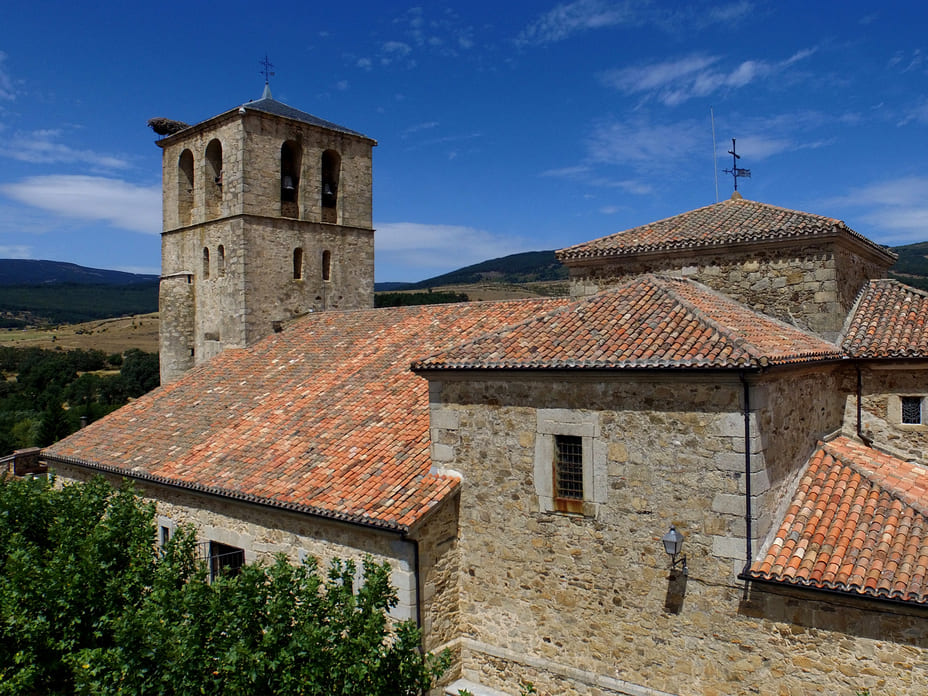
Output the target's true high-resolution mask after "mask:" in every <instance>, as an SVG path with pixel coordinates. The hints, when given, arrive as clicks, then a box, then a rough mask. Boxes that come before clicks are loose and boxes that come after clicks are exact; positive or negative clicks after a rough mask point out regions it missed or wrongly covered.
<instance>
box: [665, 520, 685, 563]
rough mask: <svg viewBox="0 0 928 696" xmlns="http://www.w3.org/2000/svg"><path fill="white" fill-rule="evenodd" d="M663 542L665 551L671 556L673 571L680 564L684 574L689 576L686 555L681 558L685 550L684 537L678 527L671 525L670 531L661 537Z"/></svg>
mask: <svg viewBox="0 0 928 696" xmlns="http://www.w3.org/2000/svg"><path fill="white" fill-rule="evenodd" d="M661 542H663V544H664V551H665V552H666V553H667V555H668V556H670V568H671V570H673V569H676V567H677V563H680V564H682V566H683V574H684V575H687V574H688V573H689V569H688V568H687V567H686V554H683V555H682V556H680V551H682V550H683V535H682V534H680V532H678V531H677V528H676V527H674V526H673V525H670V531H669V532H667V533H666V534H665V535H664V536H662V537H661ZM677 556H680V558H677Z"/></svg>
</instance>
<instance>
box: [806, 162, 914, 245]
mask: <svg viewBox="0 0 928 696" xmlns="http://www.w3.org/2000/svg"><path fill="white" fill-rule="evenodd" d="M823 205H826V206H830V207H834V208H836V209H841V208H852V209H853V208H856V209H861V214H860V216H859V219H861V220H863V221H864V222H866V223H867V224H868V225H872V226H873V227H874V228H876V232H875V233H874V234H872V235H870V234H868V236H872V237H874V238H875V239H877V240H878V241H879V242H880V243H882V244H912V243H915V242H923V241H925V240H926V239H928V177H917V176H911V177H903V178H900V179H891V180H887V181H881V182H875V183H872V184H869V185H867V186H863V187H859V188H855V189H851V190H850V191H849V192H848V194H847V195H846V196H840V197H836V198H832V199H829V200H827V201H824V203H823Z"/></svg>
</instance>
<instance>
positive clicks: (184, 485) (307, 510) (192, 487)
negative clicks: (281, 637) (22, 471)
mask: <svg viewBox="0 0 928 696" xmlns="http://www.w3.org/2000/svg"><path fill="white" fill-rule="evenodd" d="M40 456H41V458H42V459H44V460H45V461H47V462H55V463H60V464H67V465H69V466H77V467H80V468H83V469H89V470H91V471H99V472H101V473H105V474H113V475H115V476H123V477H125V478H129V479H134V480H137V481H143V482H145V483H153V484H157V485H161V486H166V487H168V488H177V489H180V490H184V491H191V492H194V493H199V494H202V495H207V496H210V497H216V498H222V499H225V500H235V501H238V502H241V503H246V504H249V505H257V506H259V507H265V508H273V509H276V510H281V511H285V512H295V513H299V514H304V515H311V516H313V517H320V518H324V519H327V520H331V521H335V522H342V523H344V524H350V525H353V526H359V527H365V528H367V529H376V530H379V531H383V532H390V533H393V534H399V535H403V536H405V535H406V534H407V533H408V532H409V529H410V526H409V525H404V524H399V523H396V522H389V521H386V520H378V519H375V518H370V517H365V516H363V515H355V514H351V513H340V512H335V511H332V510H326V509H324V508H319V507H316V506H313V505H304V504H301V503H286V502H283V501H277V500H274V499H273V498H265V497H262V496H257V495H249V494H247V493H240V492H237V491H229V490H226V489H224V488H219V487H217V486H204V485H201V484H197V483H191V482H187V481H182V480H179V479H172V478H168V477H166V476H158V475H156V474H149V473H148V472H144V471H132V470H127V469H124V468H122V467H118V466H112V465H109V464H99V463H97V462H91V461H89V460H85V459H81V458H79V457H68V456H64V455H58V454H51V453H47V452H45V451H44V450H43V451H42V452H41V454H40ZM455 490H456V489H455ZM433 507H434V506H433Z"/></svg>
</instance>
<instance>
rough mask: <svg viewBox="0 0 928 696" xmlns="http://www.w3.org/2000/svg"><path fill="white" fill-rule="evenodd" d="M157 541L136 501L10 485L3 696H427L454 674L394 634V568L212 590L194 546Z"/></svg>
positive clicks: (3, 531) (106, 493) (73, 489)
mask: <svg viewBox="0 0 928 696" xmlns="http://www.w3.org/2000/svg"><path fill="white" fill-rule="evenodd" d="M154 534H155V524H154V509H153V507H152V506H151V505H147V504H145V503H143V502H142V501H141V500H140V499H139V498H138V497H137V496H136V495H135V494H134V493H133V492H132V489H131V487H130V486H124V487H123V488H122V489H120V490H119V491H114V490H112V489H111V488H110V487H109V486H108V485H107V484H106V483H104V482H103V481H102V480H95V481H93V482H91V483H89V484H84V485H79V484H74V485H68V486H65V487H64V488H62V489H56V488H54V487H53V486H52V485H51V484H49V483H47V482H43V481H12V480H2V479H0V695H6V694H29V693H42V694H71V693H79V694H112V693H121V694H139V695H141V694H188V693H196V694H217V695H218V694H228V695H236V694H255V693H260V694H270V695H274V694H288V695H289V694H297V695H304V696H315V695H316V694H319V695H321V694H342V695H344V696H377V695H379V694H418V693H420V692H421V691H423V690H425V689H427V688H429V686H430V685H431V683H432V682H433V680H434V679H435V678H436V677H437V676H439V675H440V674H441V673H442V672H443V671H444V670H445V668H446V667H447V664H448V656H447V655H445V654H443V655H441V656H434V655H431V654H428V653H425V654H424V653H422V652H421V651H420V650H419V640H420V636H419V632H418V630H417V629H416V628H415V626H414V625H413V624H411V623H409V622H400V623H396V624H391V621H390V620H389V618H388V616H387V610H388V609H389V608H391V607H393V606H395V604H396V594H395V591H394V590H393V589H392V588H391V587H390V583H389V577H390V568H389V566H388V565H387V564H382V565H381V564H377V563H374V562H373V561H372V560H370V559H368V560H365V561H364V563H363V571H364V581H363V583H362V584H361V585H360V587H358V588H355V587H354V582H355V578H356V568H355V565H354V564H353V563H351V562H349V561H336V562H334V563H333V564H332V565H331V567H330V568H329V569H328V572H327V573H325V574H322V573H320V570H319V568H318V566H317V564H316V563H315V562H313V561H310V562H308V563H305V564H303V565H300V566H293V565H291V564H290V563H288V562H287V561H286V559H285V558H283V557H279V558H277V559H276V561H275V562H274V563H273V564H272V565H270V566H263V565H258V564H252V565H246V566H245V567H244V568H243V569H242V571H241V572H240V573H239V574H238V575H236V576H234V577H222V578H219V579H217V580H216V581H214V582H212V583H210V582H209V580H208V575H207V570H206V567H205V564H204V563H202V562H201V561H199V560H198V559H197V554H196V548H197V544H196V537H195V534H194V532H193V531H192V530H190V529H183V528H182V529H180V530H178V532H177V533H176V534H175V535H174V537H173V538H172V539H171V540H170V541H169V542H168V543H167V544H166V545H165V546H164V547H162V548H160V549H159V548H158V547H156V546H155V544H154V543H153V540H154Z"/></svg>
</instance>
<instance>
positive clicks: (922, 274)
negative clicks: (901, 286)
mask: <svg viewBox="0 0 928 696" xmlns="http://www.w3.org/2000/svg"><path fill="white" fill-rule="evenodd" d="M890 251H893V252H895V253H897V254H899V260H898V261H896V263H895V265H894V266H893V267H892V270H891V271H890V272H889V275H890V276H891V277H893V278H896V279H897V280H899V281H902V282H903V283H907V284H909V285H911V286H913V287H916V288H921V289H922V290H928V242H919V243H917V244H906V245H905V246H897V247H890Z"/></svg>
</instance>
